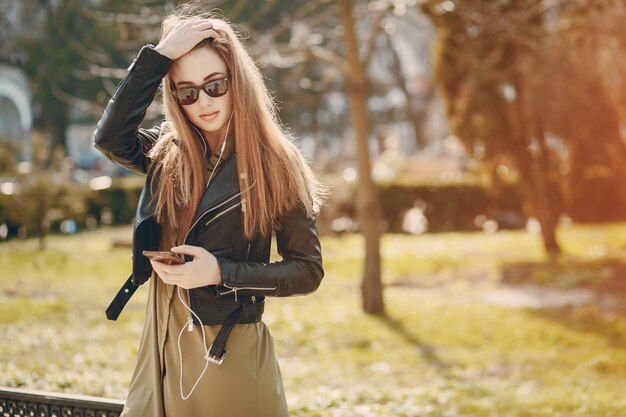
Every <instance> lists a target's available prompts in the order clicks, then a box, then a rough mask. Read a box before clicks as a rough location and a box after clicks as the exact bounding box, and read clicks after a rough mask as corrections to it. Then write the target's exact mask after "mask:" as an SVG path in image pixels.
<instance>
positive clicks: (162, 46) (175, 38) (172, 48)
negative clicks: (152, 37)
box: [154, 19, 217, 59]
mask: <svg viewBox="0 0 626 417" xmlns="http://www.w3.org/2000/svg"><path fill="white" fill-rule="evenodd" d="M211 36H215V37H216V36H217V33H216V32H215V31H214V30H213V23H212V22H210V21H208V20H201V19H193V20H187V21H184V22H182V23H180V24H178V25H177V26H175V27H174V28H173V29H172V30H170V32H169V33H168V34H167V35H166V36H165V38H163V39H162V40H161V42H159V44H158V45H157V46H155V48H154V49H155V50H156V51H157V52H159V53H160V54H162V55H165V56H166V57H168V58H170V59H177V58H179V57H181V56H183V55H185V54H186V53H187V52H189V51H190V50H191V49H192V48H193V47H194V46H196V45H197V44H198V43H200V41H202V40H203V39H206V38H208V37H211Z"/></svg>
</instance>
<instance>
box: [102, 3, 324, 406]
mask: <svg viewBox="0 0 626 417" xmlns="http://www.w3.org/2000/svg"><path fill="white" fill-rule="evenodd" d="M162 28H163V36H162V37H161V40H160V42H159V44H158V45H157V46H156V47H152V45H146V46H144V47H143V48H142V49H141V51H140V53H139V55H138V56H137V58H136V59H135V61H134V62H133V64H131V66H130V67H129V71H128V74H127V75H126V77H125V78H124V79H123V80H122V81H121V82H120V84H119V86H118V88H117V90H116V91H115V93H114V95H113V97H112V98H111V100H110V102H109V103H108V105H107V108H106V110H105V112H104V114H103V116H102V119H101V120H100V122H99V123H98V127H97V129H96V131H95V133H94V144H95V146H96V147H97V148H98V149H99V150H100V151H102V152H103V153H104V154H105V155H106V156H107V157H108V158H110V159H111V160H112V161H114V162H116V163H118V164H120V165H122V166H124V167H126V168H128V169H130V170H132V171H135V172H138V173H143V174H146V175H147V176H146V183H145V186H144V189H143V191H142V194H141V197H140V201H139V204H138V207H137V215H136V220H135V228H134V235H133V273H132V274H131V276H130V277H129V279H128V280H127V282H126V283H125V284H124V286H123V287H122V289H121V290H120V292H119V293H118V295H117V296H116V298H115V299H114V301H113V303H112V304H111V306H110V307H109V309H107V316H108V317H109V318H110V319H113V320H115V319H116V318H117V316H118V315H119V313H120V311H121V310H122V308H123V306H124V305H125V303H126V302H127V301H128V299H129V298H130V296H131V295H132V294H133V292H134V291H135V289H136V288H137V286H138V285H141V284H142V283H144V282H145V281H148V280H149V282H150V290H149V294H150V295H149V301H148V306H147V310H146V322H145V325H144V330H143V335H142V338H141V343H140V347H139V353H138V359H137V365H136V367H135V370H134V373H133V376H132V380H131V383H130V389H129V393H128V397H127V399H126V405H125V408H124V411H123V413H122V415H125V416H131V417H140V416H165V415H167V416H170V417H171V416H191V415H201V416H219V417H229V416H232V417H245V416H255V417H260V416H271V417H280V416H286V415H288V411H287V404H286V400H285V394H284V391H283V385H282V379H281V374H280V369H279V366H278V363H277V361H276V357H275V354H274V346H273V340H272V337H271V335H270V334H269V332H268V329H267V327H266V326H265V324H264V323H263V322H262V321H261V315H262V313H263V306H264V300H265V297H267V296H290V295H298V294H307V293H310V292H313V291H315V290H316V289H317V287H318V286H319V284H320V281H321V279H322V277H323V275H324V271H323V268H322V257H321V250H320V244H319V240H318V236H317V228H316V225H315V213H316V208H317V207H318V206H319V204H320V203H321V197H322V194H323V189H322V187H321V186H320V184H319V183H318V182H317V181H316V179H315V177H314V176H313V174H312V172H311V170H310V168H309V167H308V166H307V164H306V162H305V161H304V159H303V158H302V156H301V154H300V152H299V151H298V150H297V148H296V147H295V146H294V145H293V144H292V143H291V141H290V140H289V138H288V137H286V136H285V134H284V133H283V132H282V131H281V128H280V124H279V122H278V118H277V115H276V112H275V108H274V106H273V102H272V100H271V97H270V95H269V94H268V91H267V90H266V88H265V86H264V85H263V81H262V76H261V74H260V73H259V71H258V70H257V68H256V66H255V64H254V62H253V61H252V59H251V58H250V56H249V55H248V54H247V52H246V51H245V49H244V47H243V45H242V44H241V43H240V41H239V40H238V38H237V36H236V34H235V32H234V31H233V30H232V29H231V27H230V26H229V25H228V24H227V23H226V22H225V21H223V20H220V19H216V18H212V17H210V16H209V15H207V14H198V13H190V12H189V9H188V8H186V7H184V6H183V7H182V8H178V9H176V10H174V11H173V12H172V13H171V14H170V15H169V16H168V17H167V18H166V19H165V20H164V22H163V25H162ZM159 85H161V88H162V95H163V105H164V106H163V110H164V121H163V123H161V124H160V125H158V126H155V127H153V128H151V129H143V128H139V124H140V123H141V121H142V120H143V117H144V115H145V111H146V109H147V107H148V106H149V105H150V103H151V102H152V100H153V99H154V96H155V94H156V91H157V89H158V88H159ZM273 231H274V232H275V234H276V242H277V249H278V252H279V254H280V255H281V256H282V258H283V259H282V260H281V261H279V262H272V263H269V254H270V241H271V235H272V232H273ZM170 249H171V251H172V252H174V253H177V254H180V255H181V256H184V259H185V261H186V262H185V263H184V264H181V265H169V264H166V263H163V262H159V261H156V260H148V258H146V257H145V256H143V255H142V252H143V251H144V250H170Z"/></svg>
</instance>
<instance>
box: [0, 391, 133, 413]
mask: <svg viewBox="0 0 626 417" xmlns="http://www.w3.org/2000/svg"><path fill="white" fill-rule="evenodd" d="M122 408H124V401H122V400H114V399H110V398H100V397H90V396H86V395H72V394H62V393H58V392H46V391H36V390H27V389H16V388H7V387H0V417H18V416H19V417H22V416H28V417H118V416H119V415H120V413H121V412H122Z"/></svg>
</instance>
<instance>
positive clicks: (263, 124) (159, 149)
mask: <svg viewBox="0 0 626 417" xmlns="http://www.w3.org/2000/svg"><path fill="white" fill-rule="evenodd" d="M198 18H202V19H209V20H211V21H212V22H213V29H214V31H215V32H216V33H217V35H218V36H217V37H215V38H208V39H205V40H204V41H202V42H200V43H199V44H198V45H196V46H195V47H194V48H193V49H197V48H215V50H216V51H217V52H218V53H219V54H220V55H221V56H222V58H223V59H224V61H225V62H226V65H227V67H228V71H229V83H230V87H231V91H232V94H233V117H232V126H233V127H234V137H235V150H236V152H235V155H236V162H237V171H238V174H239V186H240V189H241V191H242V200H243V201H245V204H246V206H247V208H248V209H247V210H246V211H244V212H243V215H244V236H245V238H247V239H249V238H251V237H253V236H254V235H255V234H263V235H265V234H267V233H270V232H271V231H272V229H275V228H277V227H278V226H279V219H280V216H281V215H282V214H284V213H285V212H286V211H287V210H290V209H292V208H294V207H295V206H296V205H302V207H303V208H304V209H305V210H306V212H307V215H314V214H315V213H317V211H318V209H319V207H320V206H321V204H322V202H323V198H324V196H325V193H326V189H325V187H324V186H323V185H321V184H320V183H319V182H318V180H317V179H316V178H315V175H314V174H313V172H312V171H311V168H310V167H309V166H308V164H307V163H306V161H305V160H304V158H303V156H302V154H301V153H300V151H299V150H298V149H297V148H296V146H295V145H294V144H293V142H292V138H291V137H289V136H288V135H287V134H286V133H285V132H284V131H283V130H282V129H281V123H280V120H279V118H278V115H277V108H276V105H275V103H274V100H273V98H272V97H271V95H270V94H269V92H268V90H267V88H266V87H265V85H264V83H263V78H262V75H261V73H260V72H259V70H258V69H257V67H256V65H255V63H254V61H253V60H252V58H251V57H250V55H249V54H248V52H247V51H246V49H245V47H244V46H243V44H242V43H241V42H240V40H239V38H238V36H237V34H236V33H235V31H234V30H233V29H232V27H231V26H230V24H229V23H227V22H226V20H225V19H223V18H218V17H216V16H215V15H213V14H211V13H208V12H203V11H200V10H198V9H197V8H194V7H192V6H189V5H188V4H183V5H182V6H179V7H178V8H176V9H174V10H173V11H172V12H171V13H170V14H169V15H168V16H167V17H166V18H165V20H164V21H163V23H162V29H163V35H162V37H161V39H163V37H165V36H166V35H167V33H168V32H169V31H170V30H172V28H174V27H175V26H176V25H178V24H179V23H181V22H183V21H185V20H187V19H198ZM193 49H192V50H193ZM161 91H162V95H163V113H164V116H165V120H164V122H163V124H162V126H161V135H160V137H159V139H158V140H157V142H156V143H155V145H154V147H153V148H152V149H151V151H150V153H149V157H150V158H151V160H152V163H151V167H150V169H151V170H154V173H153V175H154V176H157V177H158V178H159V182H158V186H157V189H156V190H155V192H154V198H155V200H154V202H155V210H156V219H157V222H159V223H167V224H168V225H169V226H170V227H171V228H172V229H173V230H176V231H177V232H178V233H179V234H183V235H184V233H185V232H187V230H188V229H189V228H190V227H191V223H192V220H193V217H194V213H195V211H196V208H197V206H198V203H199V201H200V199H201V198H202V194H203V193H204V186H205V184H206V180H207V178H206V168H205V163H204V159H205V156H204V145H203V144H202V142H201V140H199V138H198V134H197V132H196V131H195V129H194V127H192V126H191V123H190V122H189V120H188V119H187V116H186V115H185V114H184V112H183V111H182V109H181V108H180V106H179V105H178V103H177V101H176V100H175V98H174V96H173V95H172V70H170V72H169V73H168V74H167V75H166V76H165V77H164V78H163V81H162V84H161ZM200 139H201V138H200ZM252 185H253V186H252ZM251 186H252V187H251ZM181 243H182V242H181Z"/></svg>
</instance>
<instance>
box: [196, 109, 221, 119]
mask: <svg viewBox="0 0 626 417" xmlns="http://www.w3.org/2000/svg"><path fill="white" fill-rule="evenodd" d="M218 113H219V111H216V112H213V113H205V114H201V115H200V118H201V119H202V120H213V119H215V118H216V117H217V114H218Z"/></svg>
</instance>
